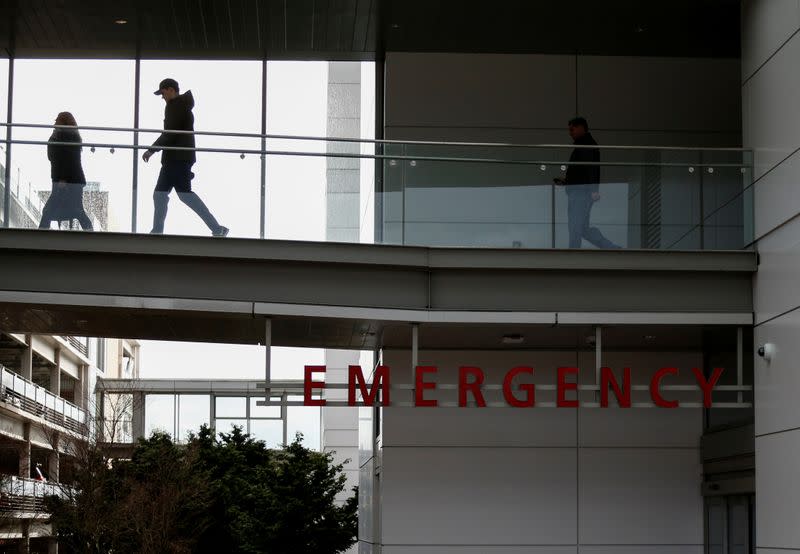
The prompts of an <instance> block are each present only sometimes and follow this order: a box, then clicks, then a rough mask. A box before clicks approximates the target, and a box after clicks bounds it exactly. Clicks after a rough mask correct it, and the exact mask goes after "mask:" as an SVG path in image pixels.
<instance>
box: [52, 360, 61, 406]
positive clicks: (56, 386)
mask: <svg viewBox="0 0 800 554" xmlns="http://www.w3.org/2000/svg"><path fill="white" fill-rule="evenodd" d="M55 354H56V355H55V358H56V360H55V361H56V364H55V367H54V368H53V369H51V370H50V392H52V393H53V394H55V395H56V396H61V348H56V353H55Z"/></svg>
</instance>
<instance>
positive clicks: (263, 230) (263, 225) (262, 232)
mask: <svg viewBox="0 0 800 554" xmlns="http://www.w3.org/2000/svg"><path fill="white" fill-rule="evenodd" d="M266 134H267V56H266V55H264V58H263V59H262V60H261V220H260V223H259V237H260V238H262V239H263V238H265V237H266V236H267V155H266V154H264V151H265V150H266V149H267V139H266V137H264V135H266Z"/></svg>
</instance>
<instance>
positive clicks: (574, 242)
mask: <svg viewBox="0 0 800 554" xmlns="http://www.w3.org/2000/svg"><path fill="white" fill-rule="evenodd" d="M574 186H576V187H579V186H582V185H574ZM593 205H594V200H593V199H592V193H591V191H589V190H575V191H572V192H569V191H568V192H567V220H568V223H567V226H568V228H569V247H570V248H580V247H581V243H582V241H583V239H586V240H588V241H589V242H590V243H592V244H594V245H595V246H596V247H598V248H619V246H617V245H616V244H614V243H613V242H611V241H610V240H608V239H607V238H606V237H604V236H603V233H601V232H600V230H599V229H598V228H597V227H591V226H590V225H589V218H590V216H591V213H592V206H593Z"/></svg>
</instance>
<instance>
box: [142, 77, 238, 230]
mask: <svg viewBox="0 0 800 554" xmlns="http://www.w3.org/2000/svg"><path fill="white" fill-rule="evenodd" d="M153 94H155V95H157V96H161V97H162V98H163V99H164V101H165V102H166V103H167V105H166V107H165V108H164V132H163V133H161V136H159V137H158V139H156V141H155V142H154V143H153V145H152V146H151V147H150V148H149V149H148V150H147V151H145V153H144V154H142V159H143V160H144V161H145V162H147V161H149V160H150V157H151V156H152V155H153V154H155V153H156V152H158V151H159V150H162V149H164V147H178V148H180V149H177V150H171V149H165V150H164V151H163V153H162V154H161V172H160V173H159V174H158V182H157V183H156V189H155V191H154V192H153V206H154V209H153V229H152V231H150V232H151V233H156V234H161V233H163V232H164V220H165V219H166V218H167V205H168V204H169V193H170V192H171V191H172V189H173V188H174V189H175V191H176V192H177V193H178V198H179V199H180V200H181V202H183V203H184V204H186V205H187V206H189V207H190V208H191V209H192V210H193V211H194V213H196V214H197V215H198V216H200V218H201V219H202V220H203V222H204V223H205V224H206V225H208V228H209V229H210V230H211V234H212V235H214V236H215V237H224V236H226V235H227V234H228V231H229V229H228V228H227V227H224V226H222V225H220V224H219V222H217V220H216V218H215V217H214V216H213V215H212V214H211V212H210V211H209V210H208V207H206V205H205V203H204V202H203V201H202V200H201V199H200V197H199V196H197V195H196V194H195V193H194V192H192V178H193V177H194V173H192V165H193V164H194V163H195V161H197V158H196V156H195V151H194V147H195V143H194V134H192V133H170V132H169V131H194V114H192V108H194V97H193V96H192V91H190V90H189V91H186V92H185V93H184V94H180V87H179V86H178V81H176V80H175V79H164V80H163V81H161V82H160V83H159V84H158V90H157V91H155V92H154V93H153Z"/></svg>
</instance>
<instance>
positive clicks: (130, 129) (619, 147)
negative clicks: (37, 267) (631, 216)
mask: <svg viewBox="0 0 800 554" xmlns="http://www.w3.org/2000/svg"><path fill="white" fill-rule="evenodd" d="M0 127H12V128H13V127H24V128H34V129H77V130H86V131H115V132H125V133H164V132H168V133H170V134H182V135H204V136H223V137H235V138H258V139H281V140H305V141H322V142H356V143H365V144H414V145H427V146H481V147H483V146H485V147H504V148H598V149H606V150H669V151H697V150H703V151H709V152H752V149H751V148H740V147H726V148H708V147H703V146H697V147H694V146H633V145H581V144H552V143H545V144H514V143H503V142H446V141H434V140H392V139H365V138H344V137H318V136H311V135H280V134H270V133H265V134H260V133H241V132H229V131H185V130H178V129H174V130H173V129H170V130H165V129H151V128H144V127H104V126H96V125H77V126H73V125H52V124H44V123H3V122H0ZM73 144H74V143H73Z"/></svg>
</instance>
